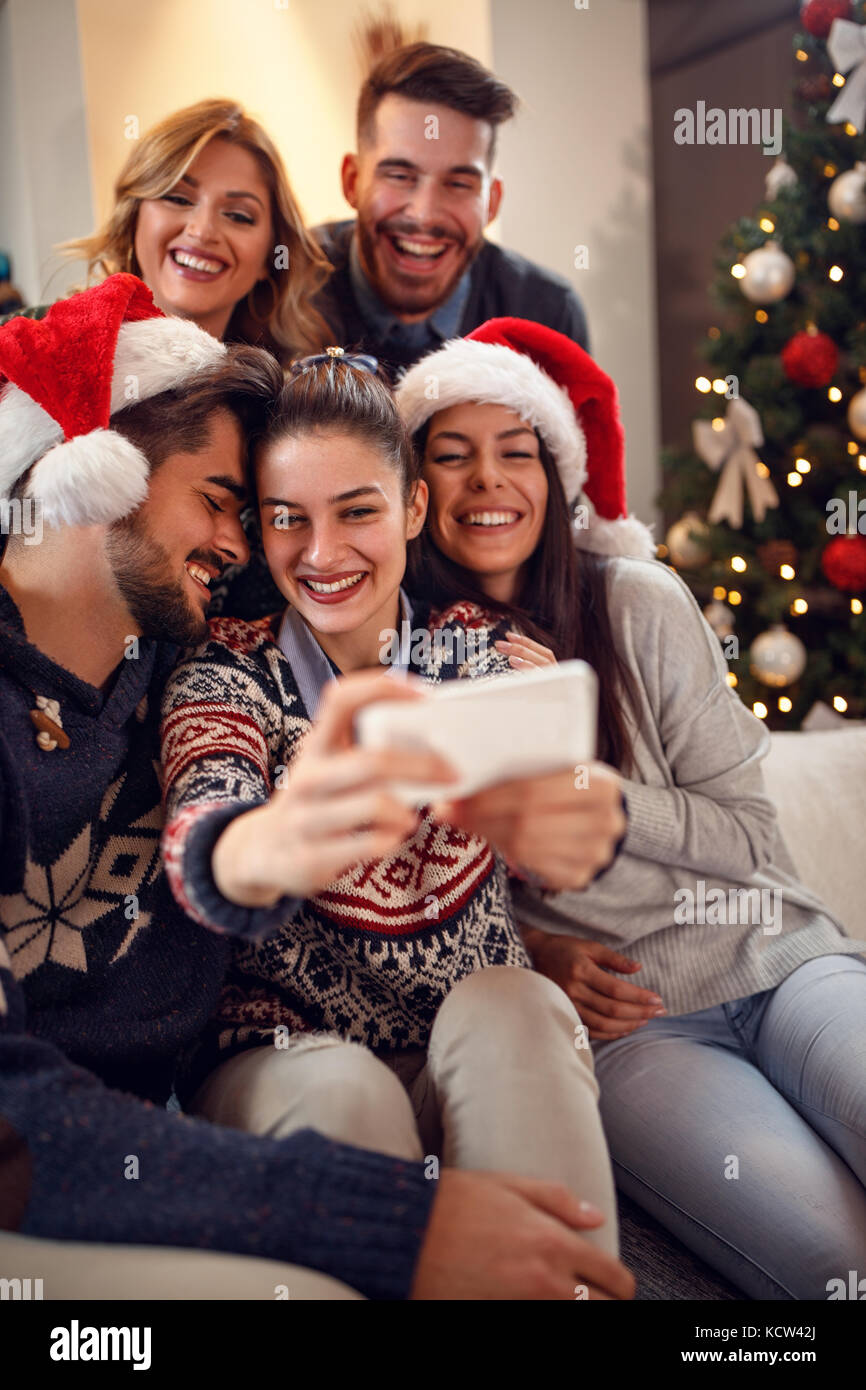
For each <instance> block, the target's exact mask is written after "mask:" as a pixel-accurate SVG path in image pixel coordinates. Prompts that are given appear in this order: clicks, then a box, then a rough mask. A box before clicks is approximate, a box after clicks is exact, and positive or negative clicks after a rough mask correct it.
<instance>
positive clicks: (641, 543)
mask: <svg viewBox="0 0 866 1390" xmlns="http://www.w3.org/2000/svg"><path fill="white" fill-rule="evenodd" d="M580 505H581V507H585V508H586V509H587V513H588V517H587V515H585V514H584V513H582V512H581V510H580V509H578V512H577V519H576V520H575V522H574V525H573V526H572V534H573V535H574V543H575V545H576V546H577V548H578V550H589V551H590V552H591V553H592V554H593V555H631V556H634V557H635V558H636V559H639V560H654V559H655V556H656V543H655V541H654V540H653V533H652V527H651V526H647V525H646V523H645V522H643V521H640V520H639V518H638V517H636V516H634V515H631V516H621V517H617V518H616V520H614V521H608V520H606V519H605V518H604V517H600V516H599V515H598V513H597V512H596V510H595V508H594V507H593V505H592V503H591V502H590V500H589V498H588V497H582V498H581V503H580ZM583 521H587V522H588V524H586V525H584V524H582V522H583Z"/></svg>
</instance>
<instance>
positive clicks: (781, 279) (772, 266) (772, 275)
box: [739, 241, 797, 304]
mask: <svg viewBox="0 0 866 1390" xmlns="http://www.w3.org/2000/svg"><path fill="white" fill-rule="evenodd" d="M743 265H744V267H745V270H746V273H745V275H744V276H743V277H742V278H741V279H740V281H739V285H740V289H741V290H742V291H743V294H744V295H745V296H746V298H747V299H748V300H750V301H751V303H752V304H778V302H779V300H780V299H784V298H785V296H786V295H788V294H790V293H791V290H792V289H793V288H794V280H795V279H796V274H797V273H796V271H795V269H794V262H793V261H792V260H791V257H790V256H786V255H785V252H784V251H783V250H782V248H781V246H779V244H778V242H775V241H768V242H767V244H766V245H765V246H759V247H758V248H757V250H755V251H750V252H749V254H748V256H744V257H743Z"/></svg>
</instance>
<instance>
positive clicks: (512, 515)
mask: <svg viewBox="0 0 866 1390" xmlns="http://www.w3.org/2000/svg"><path fill="white" fill-rule="evenodd" d="M519 515H520V514H519V512H467V514H466V516H462V517H461V518H460V524H461V526H507V525H508V524H509V522H511V521H516V520H517V518H518V516H519Z"/></svg>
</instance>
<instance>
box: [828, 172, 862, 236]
mask: <svg viewBox="0 0 866 1390" xmlns="http://www.w3.org/2000/svg"><path fill="white" fill-rule="evenodd" d="M827 202H828V204H829V207H830V211H831V212H832V214H833V216H834V217H838V218H839V219H840V220H841V221H843V222H866V164H859V163H858V164H855V165H854V168H853V169H846V170H845V173H844V174H840V175H839V177H838V178H835V179H834V180H833V182H832V183H831V184H830V188H829V191H828V193H827Z"/></svg>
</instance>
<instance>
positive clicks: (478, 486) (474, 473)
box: [468, 448, 504, 492]
mask: <svg viewBox="0 0 866 1390" xmlns="http://www.w3.org/2000/svg"><path fill="white" fill-rule="evenodd" d="M468 482H469V486H470V487H471V488H472V489H473V491H475V492H487V491H488V490H489V491H491V492H492V491H493V490H494V488H500V487H502V485H503V482H504V479H503V476H502V470H501V468H500V466H499V462H498V460H497V458H496V454H495V453H494V451H493V449H487V448H482V449H478V450H477V451H476V453H475V455H474V457H473V459H472V463H471V465H470V469H469V478H468Z"/></svg>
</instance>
